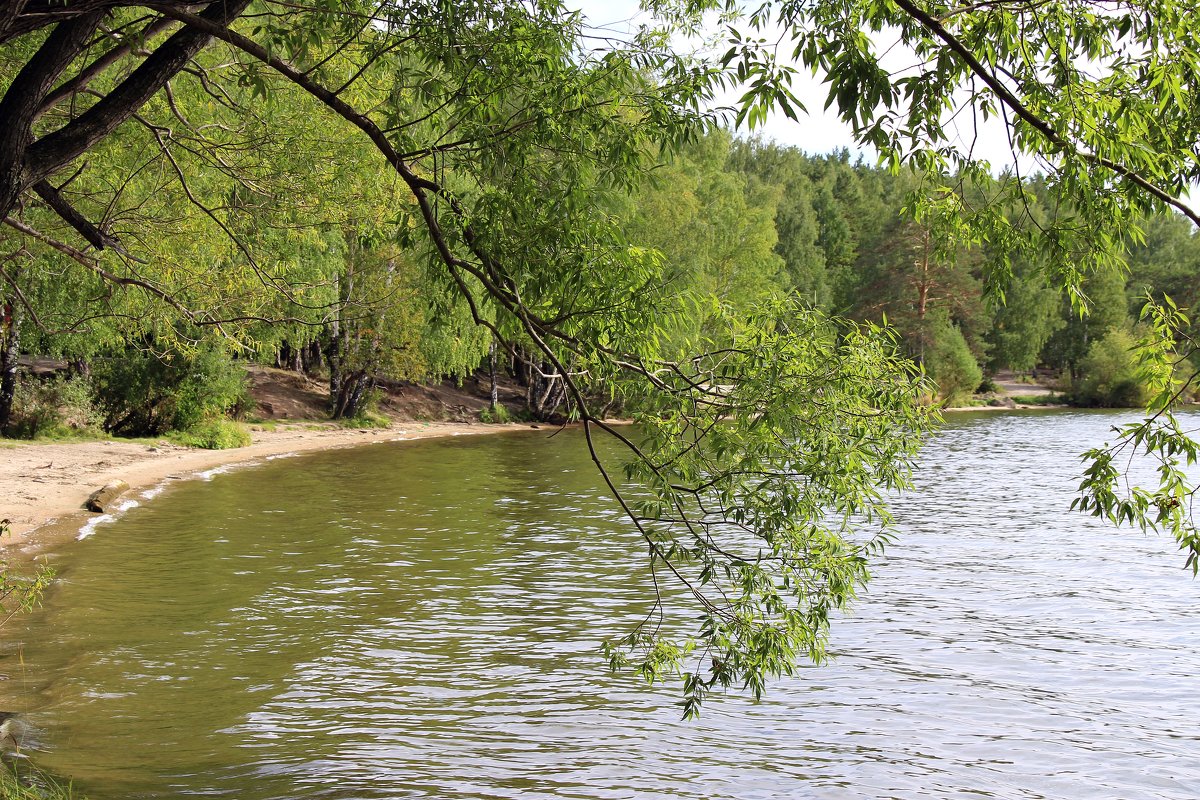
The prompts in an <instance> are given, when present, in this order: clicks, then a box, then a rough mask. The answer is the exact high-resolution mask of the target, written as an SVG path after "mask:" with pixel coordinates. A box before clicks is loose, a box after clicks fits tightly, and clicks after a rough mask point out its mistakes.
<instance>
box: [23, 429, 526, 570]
mask: <svg viewBox="0 0 1200 800" xmlns="http://www.w3.org/2000/svg"><path fill="white" fill-rule="evenodd" d="M528 427H529V426H528V425H522V424H512V423H510V424H500V425H493V424H485V423H477V422H471V423H467V422H417V421H399V420H397V421H394V422H393V423H392V425H391V426H390V427H388V428H373V429H365V430H349V429H345V428H340V427H337V426H334V425H330V424H324V425H315V424H312V423H309V424H302V425H291V426H283V425H281V426H278V427H275V428H272V429H258V430H254V429H252V430H251V443H250V444H249V445H247V446H245V447H238V448H232V449H229V450H203V449H200V448H191V447H183V446H180V445H175V444H170V443H167V442H158V443H147V442H145V441H141V442H132V441H121V440H117V439H104V440H98V441H82V442H63V443H40V442H28V443H26V442H9V441H6V442H3V443H0V519H7V520H9V533H8V535H7V536H5V537H4V538H3V539H2V540H0V550H3V551H5V552H7V553H10V554H11V553H13V552H14V551H16V552H21V553H23V554H25V555H29V554H31V551H43V550H45V549H47V548H52V547H53V546H54V545H55V544H57V543H60V542H62V541H63V540H65V539H68V538H74V537H75V536H77V535H78V534H79V532H80V531H81V530H82V529H84V528H85V527H86V526H87V525H89V523H94V522H95V521H97V520H99V519H101V517H103V516H104V515H103V514H99V513H95V512H90V511H87V510H86V509H85V508H84V503H85V502H86V501H87V499H88V498H89V497H90V496H91V494H92V493H93V492H94V491H96V490H97V489H99V488H101V487H103V486H104V485H105V484H107V483H109V482H112V481H118V480H119V481H124V482H125V483H127V484H129V488H128V489H127V490H125V492H124V493H123V494H122V495H121V500H119V501H118V502H117V505H118V506H119V505H121V503H123V502H126V501H128V500H132V499H133V498H134V496H135V495H138V496H140V495H141V493H142V492H144V491H147V490H150V489H153V488H155V487H158V486H159V485H161V484H164V483H166V482H169V481H174V480H192V479H195V478H197V477H202V476H201V475H200V473H202V472H204V471H206V470H211V469H216V468H224V467H236V466H239V465H246V466H251V465H253V464H255V463H259V462H262V461H265V460H267V459H270V458H273V457H279V456H283V455H287V454H292V453H304V452H314V451H324V450H337V449H341V448H348V447H358V446H363V445H368V444H378V443H382V442H401V441H416V440H419V439H433V438H439V437H449V436H474V435H479V434H485V433H499V432H503V431H514V430H524V429H527V428H528ZM68 522H70V523H71V524H70V525H68V524H67V523H68Z"/></svg>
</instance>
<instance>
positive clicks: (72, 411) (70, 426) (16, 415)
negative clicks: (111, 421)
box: [10, 376, 102, 439]
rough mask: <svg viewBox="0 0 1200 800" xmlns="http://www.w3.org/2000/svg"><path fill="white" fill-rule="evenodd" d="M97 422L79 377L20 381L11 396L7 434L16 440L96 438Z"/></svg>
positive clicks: (86, 387)
mask: <svg viewBox="0 0 1200 800" xmlns="http://www.w3.org/2000/svg"><path fill="white" fill-rule="evenodd" d="M101 422H102V419H101V415H100V413H99V412H98V410H97V409H96V406H95V404H94V403H93V401H92V387H91V384H90V383H89V382H88V380H87V378H84V377H82V376H74V377H55V378H49V379H46V380H23V381H20V382H19V383H18V384H17V387H16V391H15V392H14V394H13V415H12V424H11V427H10V432H11V434H12V435H13V436H15V437H16V438H19V439H34V438H37V437H39V436H42V437H46V436H49V437H55V438H64V437H71V436H78V435H81V434H83V435H87V434H96V433H99V432H100V425H101Z"/></svg>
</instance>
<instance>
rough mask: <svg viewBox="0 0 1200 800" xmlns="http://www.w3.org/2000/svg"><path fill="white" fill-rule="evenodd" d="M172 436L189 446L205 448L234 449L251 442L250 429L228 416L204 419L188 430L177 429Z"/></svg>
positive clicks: (173, 438)
mask: <svg viewBox="0 0 1200 800" xmlns="http://www.w3.org/2000/svg"><path fill="white" fill-rule="evenodd" d="M170 438H171V439H172V440H174V441H176V442H179V444H182V445H187V446H188V447H202V448H204V449H205V450H232V449H233V448H235V447H245V446H246V445H248V444H250V441H251V440H250V430H249V429H248V428H247V427H246V426H245V425H243V424H242V423H240V422H235V421H233V420H231V419H228V418H226V417H214V418H212V419H207V420H203V421H201V422H199V423H197V424H195V425H193V426H192V427H190V428H188V429H187V430H182V431H176V432H174V433H172V434H171V435H170Z"/></svg>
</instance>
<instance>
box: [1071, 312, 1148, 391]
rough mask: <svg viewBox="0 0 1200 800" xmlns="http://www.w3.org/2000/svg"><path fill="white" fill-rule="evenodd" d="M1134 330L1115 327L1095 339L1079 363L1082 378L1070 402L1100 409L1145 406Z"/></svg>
mask: <svg viewBox="0 0 1200 800" xmlns="http://www.w3.org/2000/svg"><path fill="white" fill-rule="evenodd" d="M1134 344H1135V339H1134V335H1133V333H1132V332H1131V331H1128V330H1124V329H1121V328H1114V329H1112V330H1110V331H1109V332H1108V333H1106V334H1105V335H1104V338H1102V339H1098V340H1097V341H1095V342H1092V345H1091V347H1089V348H1088V351H1087V355H1085V356H1084V357H1083V359H1082V360H1081V361H1080V362H1079V373H1080V377H1079V379H1078V380H1077V381H1076V382H1075V386H1074V389H1073V391H1072V393H1071V402H1073V403H1075V404H1076V405H1081V406H1095V407H1099V408H1135V407H1138V406H1142V405H1145V403H1146V400H1147V391H1146V387H1145V386H1144V385H1143V384H1142V382H1141V380H1139V378H1138V374H1137V362H1136V357H1135V356H1134V354H1133V346H1134Z"/></svg>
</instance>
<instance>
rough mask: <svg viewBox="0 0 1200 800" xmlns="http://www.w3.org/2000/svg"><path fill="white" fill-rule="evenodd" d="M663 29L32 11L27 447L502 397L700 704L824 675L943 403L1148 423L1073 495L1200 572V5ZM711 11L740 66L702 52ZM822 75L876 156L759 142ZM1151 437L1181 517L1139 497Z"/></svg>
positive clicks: (21, 246) (5, 409)
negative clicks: (681, 605) (682, 40)
mask: <svg viewBox="0 0 1200 800" xmlns="http://www.w3.org/2000/svg"><path fill="white" fill-rule="evenodd" d="M1046 5H1048V6H1049V7H1050V8H1049V9H1046V8H1043V6H1046ZM1105 5H1106V6H1107V4H1105ZM1143 5H1146V7H1145V8H1143V7H1142V6H1143ZM646 6H647V8H648V9H649V10H650V11H652V12H654V14H655V16H653V18H652V19H653V22H652V23H650V24H647V25H643V26H642V27H641V28H640V29H638V30H635V31H632V32H631V33H629V34H628V35H627V36H617V35H614V34H612V33H611V32H605V31H595V30H593V29H591V28H589V27H588V26H587V23H586V20H585V19H584V18H583V17H582V15H580V14H579V13H578V12H575V11H573V10H572V9H570V8H568V7H566V6H564V5H561V4H560V3H557V2H552V1H551V0H545V1H542V0H530V1H529V2H524V3H508V2H491V1H489V0H475V1H474V2H468V3H448V2H434V3H426V2H415V1H414V2H409V1H408V0H402V1H399V2H380V3H372V2H357V1H356V0H355V1H353V2H352V1H351V0H346V2H326V1H325V0H320V1H319V2H314V3H311V4H299V5H297V4H291V3H280V2H274V1H273V0H263V1H262V2H251V1H250V0H225V2H198V3H193V2H172V1H164V2H147V3H128V2H117V1H116V0H80V2H75V3H65V4H64V3H60V2H57V0H49V1H47V0H24V1H18V2H9V3H5V4H4V5H3V7H2V8H3V14H2V15H0V91H2V92H3V96H2V99H0V120H2V121H3V125H2V126H0V218H3V226H2V228H0V230H2V234H0V237H2V238H0V249H2V252H0V287H2V288H0V302H2V305H3V309H4V316H3V324H2V327H0V336H2V339H3V341H2V345H3V346H2V347H0V427H3V429H4V431H5V433H6V434H8V435H16V436H20V435H26V436H27V435H34V434H37V433H39V432H42V433H46V432H53V431H54V430H55V429H61V428H63V427H68V428H69V427H72V426H74V427H79V428H84V429H92V430H98V431H103V432H105V433H110V434H115V435H139V434H159V433H162V432H165V431H169V430H175V431H182V432H183V433H184V434H185V435H187V436H188V437H189V441H191V442H193V443H196V444H200V445H203V446H209V447H219V446H227V445H232V444H237V443H238V442H239V441H241V440H243V437H244V431H243V430H241V429H240V428H239V427H238V423H237V422H236V421H233V420H232V419H231V415H232V417H236V416H237V415H238V413H239V412H241V411H244V410H245V409H244V406H245V399H244V383H243V382H242V379H241V369H242V368H241V364H243V363H249V362H259V363H268V364H280V365H284V366H287V367H289V368H299V369H301V370H309V371H312V372H314V373H319V374H322V375H324V376H325V378H326V379H327V380H328V385H329V397H330V402H329V409H330V414H331V415H332V416H334V417H341V418H355V417H358V416H360V415H362V414H363V413H364V411H366V410H369V407H370V398H371V390H372V387H373V386H374V385H375V384H376V383H378V382H380V381H400V380H403V381H427V380H438V379H443V378H447V377H448V378H451V379H463V378H465V377H466V376H468V375H471V374H473V373H475V372H476V371H477V370H479V369H481V368H483V369H485V370H487V371H488V372H491V371H492V370H493V368H494V369H498V370H505V371H508V372H510V373H511V374H512V375H513V376H514V378H515V379H516V380H518V381H520V382H522V383H523V384H525V385H526V386H527V387H528V395H527V396H528V398H529V402H528V406H529V408H528V409H527V411H528V413H529V414H530V415H531V416H533V417H537V418H540V419H570V420H574V421H578V422H580V423H581V426H582V428H583V430H584V432H585V437H586V442H587V446H588V448H589V450H590V452H592V454H593V456H594V460H595V463H596V464H597V466H599V467H600V468H601V470H602V475H603V480H604V482H605V485H606V486H607V487H608V489H609V490H610V493H611V494H612V496H613V500H614V502H615V503H616V505H617V506H618V507H619V508H620V509H621V511H622V512H623V513H624V514H625V515H626V518H627V519H628V521H629V524H630V525H631V526H633V528H634V530H636V531H637V533H638V534H639V535H640V536H641V537H642V539H643V541H644V543H645V547H646V553H647V568H648V570H650V571H651V572H652V573H653V574H654V575H655V577H656V580H657V579H658V578H659V576H661V579H662V580H663V581H664V582H666V583H669V584H670V585H671V586H674V587H676V588H677V589H679V591H680V592H682V594H683V595H684V596H685V597H687V598H688V602H690V603H692V604H693V606H694V608H695V610H696V611H697V612H698V614H697V616H696V620H697V621H696V628H695V630H694V631H693V632H692V634H690V635H686V636H676V635H668V634H666V633H664V632H663V631H662V630H661V629H660V627H659V626H658V625H656V624H655V620H656V619H660V618H661V614H662V609H661V608H658V609H657V610H656V611H655V612H652V613H651V614H650V615H649V616H648V617H647V620H646V622H644V623H643V624H642V625H641V626H638V627H637V629H635V630H633V631H631V632H629V634H628V635H627V636H625V637H624V638H620V639H618V640H615V641H613V642H610V643H609V645H608V650H607V653H608V657H609V662H610V664H611V666H612V667H613V668H614V669H623V668H628V669H632V670H634V671H636V672H638V673H639V674H641V675H642V676H644V677H645V678H647V679H648V680H651V681H654V680H657V679H659V678H660V677H662V676H665V675H682V676H683V680H682V688H683V694H684V698H685V700H684V708H685V713H687V714H689V715H690V714H694V713H696V712H697V711H698V709H699V707H700V704H701V703H702V702H703V700H704V698H705V696H706V695H707V694H708V692H710V691H713V690H720V689H722V688H725V687H729V686H739V687H744V688H746V689H748V690H749V691H751V692H752V693H754V694H756V695H757V694H760V693H761V692H762V690H763V687H764V685H765V683H766V681H767V680H768V679H770V678H772V677H777V676H779V675H783V674H789V673H791V672H792V671H793V670H794V669H795V668H796V666H797V664H798V663H800V662H803V661H805V660H812V661H820V660H821V659H822V658H823V657H824V649H825V641H826V632H827V628H828V624H829V618H830V615H831V614H835V613H836V612H837V611H838V610H839V609H843V608H845V607H846V606H847V604H848V603H849V602H850V601H851V600H852V599H853V598H854V596H855V594H856V592H857V591H858V590H859V589H860V587H861V586H862V585H863V583H864V582H865V581H866V579H867V576H868V574H869V565H870V563H871V560H872V558H873V557H875V556H877V555H878V554H879V552H880V551H881V550H882V549H883V547H884V546H885V545H886V544H887V543H888V542H889V541H890V533H889V520H890V517H889V514H888V510H887V508H888V498H889V496H890V495H891V494H892V493H893V492H895V491H897V490H901V489H903V488H905V487H907V486H909V485H910V483H911V475H912V469H913V467H914V464H915V459H916V455H917V452H918V451H919V448H920V446H921V443H922V442H923V441H924V439H925V437H926V436H927V434H928V433H929V431H930V430H931V429H932V427H933V426H934V425H935V423H936V419H937V407H938V405H939V404H940V403H943V402H950V403H956V402H962V401H964V400H965V398H967V397H969V395H970V394H971V393H973V392H974V391H975V390H976V389H978V388H979V387H980V386H981V385H983V384H985V382H986V380H987V378H988V376H989V375H990V374H993V373H994V372H995V371H997V370H1000V369H1011V370H1017V371H1022V372H1032V371H1034V370H1043V369H1045V370H1050V371H1052V372H1053V373H1054V374H1055V375H1057V376H1059V379H1060V380H1062V381H1063V389H1064V391H1065V392H1067V393H1069V394H1070V395H1071V397H1072V398H1073V399H1074V400H1075V401H1076V402H1079V403H1082V404H1089V405H1116V406H1128V405H1144V406H1146V407H1147V408H1148V409H1149V411H1150V414H1149V416H1148V417H1147V420H1146V421H1145V422H1144V423H1140V424H1138V425H1133V426H1129V427H1128V428H1126V429H1124V430H1123V431H1122V432H1121V433H1120V436H1119V437H1118V438H1117V439H1116V443H1115V444H1114V445H1112V446H1111V447H1105V448H1101V449H1098V450H1095V451H1093V452H1092V453H1090V454H1089V466H1087V467H1085V469H1086V472H1085V480H1084V484H1083V486H1082V487H1081V497H1080V501H1079V503H1078V507H1079V508H1081V509H1082V510H1083V511H1086V512H1090V513H1095V514H1097V515H1099V516H1104V517H1106V518H1108V519H1110V520H1112V521H1114V522H1124V523H1133V524H1140V525H1142V526H1143V527H1157V528H1162V529H1165V530H1167V531H1168V532H1170V533H1171V534H1172V535H1174V537H1175V538H1176V539H1177V540H1178V541H1179V543H1180V545H1181V547H1182V549H1183V550H1184V551H1185V553H1186V554H1187V555H1188V558H1189V560H1188V564H1189V566H1190V567H1192V568H1193V569H1196V568H1197V566H1200V565H1198V564H1197V559H1196V556H1197V554H1198V553H1200V531H1197V529H1196V527H1195V525H1194V523H1193V521H1192V518H1191V514H1190V498H1191V496H1192V493H1193V490H1192V488H1191V486H1190V484H1189V483H1188V480H1187V478H1186V475H1185V473H1184V471H1183V468H1184V466H1186V464H1185V463H1184V462H1189V463H1190V462H1192V461H1194V460H1195V458H1196V456H1197V453H1198V450H1197V446H1196V444H1195V443H1194V442H1193V441H1192V440H1191V439H1190V438H1189V437H1188V435H1187V433H1186V432H1185V431H1184V430H1183V429H1182V428H1181V427H1180V426H1179V425H1178V424H1177V421H1176V420H1175V418H1174V416H1173V415H1172V413H1171V410H1172V409H1173V408H1174V407H1176V406H1177V405H1179V404H1180V403H1181V402H1184V401H1186V400H1187V399H1189V398H1190V396H1191V394H1192V392H1193V391H1194V388H1195V383H1196V372H1197V365H1196V363H1195V361H1194V358H1195V351H1196V348H1195V344H1194V340H1193V335H1194V334H1193V332H1192V327H1191V322H1190V318H1189V317H1188V314H1187V311H1186V308H1187V306H1188V305H1189V304H1190V303H1193V302H1194V301H1195V300H1196V296H1195V295H1196V292H1197V283H1196V276H1197V269H1198V268H1197V264H1196V261H1195V259H1194V256H1193V255H1192V254H1193V253H1194V252H1195V247H1196V243H1195V241H1196V240H1195V234H1194V228H1195V225H1196V223H1197V222H1200V214H1198V213H1197V212H1196V211H1195V210H1193V209H1191V208H1190V206H1189V205H1188V200H1187V189H1188V187H1189V186H1192V185H1194V183H1195V181H1196V180H1197V178H1198V177H1200V168H1198V167H1197V159H1196V154H1195V152H1194V142H1195V141H1196V140H1197V139H1198V138H1200V137H1198V135H1197V133H1198V129H1200V118H1197V116H1196V115H1195V113H1194V103H1193V102H1192V101H1191V98H1192V97H1194V93H1193V92H1194V89H1195V88H1196V87H1195V86H1194V84H1195V83H1196V82H1197V80H1198V79H1197V75H1196V72H1195V70H1194V64H1195V63H1196V61H1197V60H1198V59H1197V58H1196V57H1195V50H1196V47H1197V45H1196V44H1195V43H1196V42H1197V41H1200V30H1197V29H1196V27H1197V25H1200V22H1198V21H1197V20H1196V19H1195V17H1196V16H1197V15H1194V14H1189V13H1183V12H1182V11H1180V9H1178V8H1176V7H1175V6H1174V5H1173V4H1142V3H1140V2H1122V3H1117V4H1115V5H1114V7H1113V8H1111V9H1108V8H1105V9H1103V10H1101V11H1097V10H1096V9H1094V8H1092V7H1091V4H1089V3H1070V2H1057V1H1056V2H1052V3H1049V4H1043V3H1023V2H1018V3H996V4H990V3H985V4H980V5H978V6H970V7H966V8H959V7H957V6H954V7H951V6H949V5H945V4H940V3H932V4H923V3H916V2H914V1H913V0H894V2H884V3H877V2H858V0H854V1H853V2H847V3H827V2H818V3H791V2H778V3H776V2H765V3H762V4H760V5H758V6H756V7H754V8H745V7H743V6H742V5H741V4H738V3H733V2H728V3H726V2H651V3H647V4H646ZM1051 12H1052V13H1051ZM714 15H715V17H716V18H717V20H718V21H719V23H720V25H721V26H723V27H721V31H722V33H721V34H720V38H721V40H722V42H721V43H722V52H723V53H724V55H722V54H721V53H720V52H718V53H716V54H712V53H707V52H705V51H701V50H695V51H689V52H681V51H680V48H678V47H677V46H676V44H675V43H676V41H678V37H680V36H686V35H689V34H696V33H698V32H700V31H701V30H702V29H703V28H704V26H705V25H706V24H707V22H706V21H711V20H712V19H713V17H714ZM772 31H774V32H776V33H778V32H779V31H783V33H782V34H778V35H776V36H775V39H776V40H778V41H786V42H787V46H785V47H783V48H782V49H781V48H779V47H777V46H770V45H768V44H767V43H768V38H767V34H768V33H770V32H772ZM885 31H891V32H894V33H895V35H896V36H897V37H898V38H899V41H900V43H901V44H903V46H904V48H906V49H905V52H906V53H909V54H910V55H911V56H912V59H913V61H914V62H915V64H916V66H915V67H911V68H906V69H904V70H894V69H892V68H890V67H889V66H888V65H887V64H886V63H885V61H886V58H887V54H888V52H890V50H891V49H892V48H890V47H888V46H886V45H885V44H883V43H881V40H880V38H879V37H880V36H882V34H883V32H885ZM868 34H872V35H868ZM873 36H874V38H873ZM1164 54H1169V56H1164ZM1181 54H1182V55H1181ZM1183 56H1187V57H1183ZM1096 65H1101V66H1102V67H1103V68H1096ZM801 67H803V68H807V69H809V70H812V71H814V72H816V73H817V74H818V75H819V76H820V77H821V79H822V80H823V81H824V84H825V85H826V87H827V90H828V104H829V106H830V107H832V108H834V109H836V111H837V113H838V114H839V115H840V116H841V118H842V119H843V120H844V121H846V122H847V123H848V124H850V125H851V128H852V130H853V132H854V133H853V136H854V140H855V141H854V144H855V146H856V147H859V148H871V149H872V151H873V152H876V153H878V154H879V159H878V162H877V163H874V162H864V161H862V160H859V159H852V158H850V157H848V156H847V155H846V153H844V152H843V153H834V154H823V155H813V154H805V153H802V152H799V151H797V150H792V149H787V148H782V147H778V146H775V145H773V144H771V143H769V142H764V141H759V140H756V139H753V138H746V137H745V136H744V135H743V134H742V133H739V134H738V135H737V136H735V135H733V134H731V133H730V132H729V131H730V130H731V129H733V128H735V127H738V126H741V128H742V129H743V131H744V130H745V129H753V128H754V127H755V125H756V124H759V123H761V122H762V120H763V119H764V117H765V115H766V114H767V113H768V112H769V111H771V110H773V109H779V110H781V111H782V112H783V113H786V114H787V115H788V116H791V117H798V116H799V114H798V111H799V110H800V109H801V108H802V103H801V102H800V100H799V98H797V97H796V96H795V94H794V93H793V92H792V90H791V88H790V76H792V75H793V74H795V73H796V72H797V71H798V70H799V69H800V68H801ZM730 87H734V88H737V89H738V90H739V95H738V98H739V99H738V100H737V101H736V102H735V103H734V104H733V105H732V106H730V107H714V102H715V101H714V98H715V97H716V96H717V93H718V91H719V90H722V89H727V88H730ZM960 115H961V116H962V118H963V119H970V118H972V117H977V118H981V119H988V118H996V119H1000V120H1002V121H1003V124H1004V125H1005V126H1006V130H1007V131H1008V133H1009V141H1010V145H1011V149H1012V151H1013V153H1014V158H1013V161H1012V163H1011V164H1008V165H1006V164H1002V163H1001V164H992V163H989V162H986V161H985V160H983V159H981V158H980V157H978V156H976V155H975V154H974V152H973V150H972V148H971V147H970V145H969V143H968V144H967V145H965V146H964V145H963V144H962V143H961V142H956V141H952V138H953V137H952V136H951V134H950V131H949V129H948V127H947V126H948V124H949V123H950V121H951V120H953V119H955V118H957V117H959V116H960ZM799 124H802V122H801V123H799ZM1025 158H1030V159H1033V160H1034V161H1035V163H1036V164H1037V165H1038V168H1037V169H1036V170H1034V171H1032V172H1031V171H1029V170H1028V169H1026V168H1025V165H1026V163H1027V162H1026V160H1024V159H1025ZM32 357H37V358H45V359H53V360H55V363H56V364H59V365H61V370H60V373H59V375H58V376H57V377H54V378H52V379H49V380H44V381H43V380H32V379H31V378H30V377H29V375H28V373H27V372H25V371H23V370H22V369H21V363H22V359H23V358H24V359H28V358H32ZM613 414H619V415H621V416H626V417H629V418H632V419H634V420H636V421H637V422H638V423H639V428H638V429H637V430H638V435H637V436H638V438H637V439H636V440H635V439H634V438H633V437H630V436H628V435H626V434H625V433H623V432H622V429H620V428H618V427H616V426H613V425H610V424H608V423H607V422H606V420H607V419H608V418H609V417H610V416H611V415H613ZM596 437H606V438H608V439H609V440H610V441H612V442H614V443H615V446H616V447H618V448H619V449H620V450H621V451H622V452H623V453H624V454H625V456H626V458H627V464H626V466H625V469H624V473H623V475H622V474H619V472H617V471H614V470H612V469H606V468H605V466H604V465H603V464H602V463H601V460H600V458H599V457H598V456H596V455H595V453H596V450H595V444H594V439H595V438H596ZM1130 449H1135V450H1142V451H1145V452H1148V453H1149V454H1150V455H1151V456H1152V457H1155V458H1158V459H1159V460H1160V461H1161V465H1162V468H1161V469H1160V470H1159V473H1158V476H1159V478H1158V480H1159V483H1158V485H1157V486H1154V487H1151V488H1149V489H1140V488H1139V489H1132V490H1129V491H1126V489H1125V488H1123V487H1124V486H1125V484H1123V483H1122V482H1121V481H1120V477H1121V471H1120V468H1119V467H1118V466H1117V465H1118V464H1119V463H1120V457H1121V455H1122V453H1123V452H1126V451H1128V450H1130ZM630 486H636V487H637V488H636V489H635V490H634V489H630V488H629V487H630ZM664 597H665V595H664ZM660 602H662V598H660Z"/></svg>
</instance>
